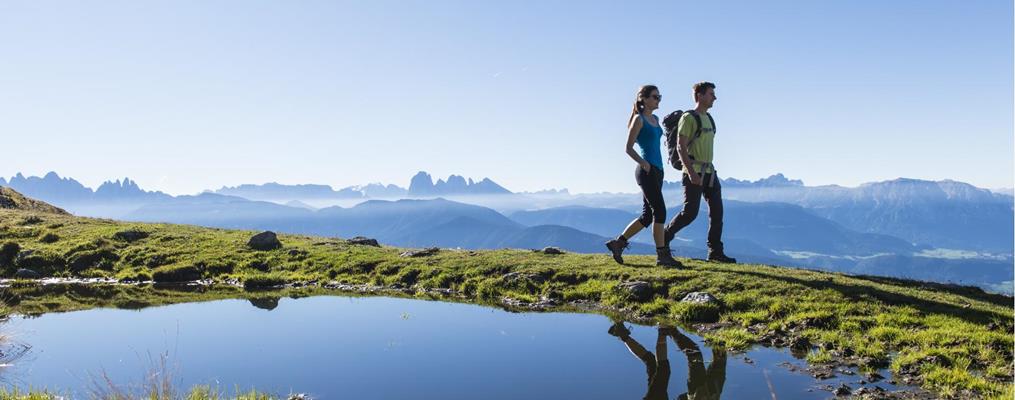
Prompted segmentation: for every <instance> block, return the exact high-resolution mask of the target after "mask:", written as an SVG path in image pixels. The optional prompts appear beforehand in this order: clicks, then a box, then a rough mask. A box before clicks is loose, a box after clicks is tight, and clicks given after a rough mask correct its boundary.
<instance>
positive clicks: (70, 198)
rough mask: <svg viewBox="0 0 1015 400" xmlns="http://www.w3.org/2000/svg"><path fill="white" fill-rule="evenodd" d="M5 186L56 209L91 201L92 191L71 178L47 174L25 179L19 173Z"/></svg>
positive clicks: (54, 173)
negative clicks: (54, 206) (69, 204)
mask: <svg viewBox="0 0 1015 400" xmlns="http://www.w3.org/2000/svg"><path fill="white" fill-rule="evenodd" d="M6 186H8V187H10V188H11V189H14V190H17V191H18V192H20V193H22V194H24V195H25V196H28V197H31V198H34V199H39V200H42V201H45V202H47V203H50V204H53V205H56V206H58V207H60V206H62V205H64V204H66V203H72V202H80V201H87V200H91V198H92V194H93V193H92V190H91V189H89V188H86V187H85V186H84V185H82V184H81V183H80V182H78V181H76V180H74V179H71V178H61V177H60V175H57V174H56V172H49V173H47V174H46V175H45V176H43V177H42V178H40V177H37V176H30V177H25V176H24V175H22V174H21V173H20V172H19V173H18V174H17V175H15V176H14V177H12V178H11V179H10V180H9V181H7V183H6Z"/></svg>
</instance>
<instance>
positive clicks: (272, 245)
mask: <svg viewBox="0 0 1015 400" xmlns="http://www.w3.org/2000/svg"><path fill="white" fill-rule="evenodd" d="M247 246H250V248H252V249H254V250H274V249H277V248H280V247H282V242H279V241H278V236H276V235H275V232H272V231H264V232H261V233H258V234H256V235H254V236H253V237H251V238H250V240H249V241H247Z"/></svg>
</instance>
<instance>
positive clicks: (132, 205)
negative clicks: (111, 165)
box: [5, 172, 172, 218]
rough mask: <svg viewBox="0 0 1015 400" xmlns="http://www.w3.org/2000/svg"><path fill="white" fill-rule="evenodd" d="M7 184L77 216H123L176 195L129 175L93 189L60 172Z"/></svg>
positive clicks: (18, 179) (22, 177)
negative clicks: (151, 188) (143, 185)
mask: <svg viewBox="0 0 1015 400" xmlns="http://www.w3.org/2000/svg"><path fill="white" fill-rule="evenodd" d="M5 186H9V187H11V188H12V189H14V190H17V191H19V192H22V193H25V194H26V195H27V196H29V197H32V198H36V199H40V200H42V201H45V202H47V203H50V204H54V205H57V206H58V207H61V208H64V209H66V210H67V211H69V212H71V213H73V214H76V215H83V216H93V217H105V218H120V217H122V216H123V215H124V214H126V213H128V212H130V211H132V210H134V209H136V208H138V207H140V206H141V205H143V204H146V203H151V202H156V201H163V200H166V199H170V198H172V196H169V195H167V194H165V193H162V192H150V191H145V190H143V189H141V188H140V187H138V185H137V183H136V182H134V181H132V180H130V179H129V178H124V179H123V180H122V181H121V180H116V181H106V182H103V183H102V185H100V186H99V188H98V189H97V190H95V191H92V189H90V188H87V187H85V186H84V185H82V184H81V183H80V182H78V181H76V180H74V179H72V178H61V177H60V176H59V175H57V173H56V172H49V173H47V174H46V175H45V176H43V177H41V178H40V177H36V176H31V177H25V176H24V175H22V174H21V173H18V174H17V175H15V176H14V177H12V178H11V179H10V181H7V182H6V184H5Z"/></svg>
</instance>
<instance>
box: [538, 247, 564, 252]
mask: <svg viewBox="0 0 1015 400" xmlns="http://www.w3.org/2000/svg"><path fill="white" fill-rule="evenodd" d="M541 253H543V254H564V250H561V249H560V248H557V247H544V248H543V250H542V251H541Z"/></svg>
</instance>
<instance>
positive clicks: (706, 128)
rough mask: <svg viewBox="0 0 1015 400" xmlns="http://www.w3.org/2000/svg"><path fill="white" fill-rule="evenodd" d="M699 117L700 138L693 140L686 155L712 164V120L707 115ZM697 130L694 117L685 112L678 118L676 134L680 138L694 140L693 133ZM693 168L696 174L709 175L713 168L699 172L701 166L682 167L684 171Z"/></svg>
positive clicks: (713, 135)
mask: <svg viewBox="0 0 1015 400" xmlns="http://www.w3.org/2000/svg"><path fill="white" fill-rule="evenodd" d="M700 116H701V125H702V128H701V136H698V138H697V139H694V143H691V146H690V148H689V149H687V155H689V156H691V158H693V159H695V160H697V161H704V162H709V163H710V162H712V144H713V143H714V142H715V127H714V126H712V120H711V119H710V118H708V115H707V114H703V115H700ZM697 130H698V123H697V122H696V121H695V120H694V116H693V115H691V113H689V112H685V113H684V115H681V116H680V122H679V123H678V124H677V134H678V135H680V136H681V137H684V138H687V139H688V140H691V139H692V138H694V133H695V132H696V131H697ZM688 168H693V169H694V171H695V172H697V173H709V172H713V171H714V169H713V168H705V171H701V169H702V166H701V165H697V164H694V165H690V166H684V169H685V170H686V169H688Z"/></svg>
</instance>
